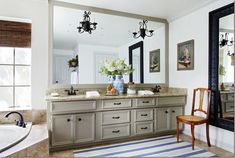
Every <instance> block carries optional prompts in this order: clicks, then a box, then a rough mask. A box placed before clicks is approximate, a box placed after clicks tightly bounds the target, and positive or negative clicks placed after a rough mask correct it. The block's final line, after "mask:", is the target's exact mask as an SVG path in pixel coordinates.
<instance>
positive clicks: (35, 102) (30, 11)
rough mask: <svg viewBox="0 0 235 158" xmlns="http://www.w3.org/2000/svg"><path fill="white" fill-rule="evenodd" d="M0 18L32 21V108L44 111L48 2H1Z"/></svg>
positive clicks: (13, 0)
mask: <svg viewBox="0 0 235 158" xmlns="http://www.w3.org/2000/svg"><path fill="white" fill-rule="evenodd" d="M0 16H5V17H13V18H22V19H29V20H31V21H32V79H31V81H32V97H31V100H32V101H31V102H32V108H34V109H45V108H46V102H45V91H46V89H47V85H48V2H47V1H42V0H20V1H19V0H1V1H0Z"/></svg>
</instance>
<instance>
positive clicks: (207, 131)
mask: <svg viewBox="0 0 235 158" xmlns="http://www.w3.org/2000/svg"><path fill="white" fill-rule="evenodd" d="M206 139H207V145H208V146H209V147H210V146H211V143H210V135H209V123H206Z"/></svg>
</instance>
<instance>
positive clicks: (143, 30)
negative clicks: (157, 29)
mask: <svg viewBox="0 0 235 158" xmlns="http://www.w3.org/2000/svg"><path fill="white" fill-rule="evenodd" d="M147 23H148V20H143V22H142V21H141V22H139V24H140V28H139V29H140V30H139V31H138V32H133V35H134V36H133V37H134V38H139V37H142V38H143V39H144V37H145V36H147V37H151V36H153V32H154V30H148V28H147Z"/></svg>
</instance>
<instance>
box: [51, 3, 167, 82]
mask: <svg viewBox="0 0 235 158" xmlns="http://www.w3.org/2000/svg"><path fill="white" fill-rule="evenodd" d="M84 11H85V10H78V9H72V8H65V7H61V6H54V9H53V83H54V84H55V83H57V84H71V83H73V84H102V83H108V81H109V78H108V77H107V76H104V75H102V74H100V67H101V66H102V63H103V62H104V61H105V60H110V59H117V58H121V59H125V62H126V63H127V64H128V61H129V47H130V46H131V45H133V44H135V43H138V42H140V41H143V42H144V51H143V53H144V55H143V62H144V64H143V65H144V68H143V76H144V78H143V80H144V83H165V24H164V23H159V22H153V21H148V28H149V29H151V30H154V33H153V36H152V37H145V38H144V40H143V39H142V38H138V39H134V38H133V32H138V31H139V22H140V21H142V20H143V19H135V18H129V17H123V16H117V15H109V14H103V13H97V12H91V14H90V15H89V16H90V21H91V22H95V23H97V25H96V29H95V30H93V31H92V32H91V34H89V33H88V32H84V33H78V29H77V27H78V26H79V22H81V21H82V20H83V14H84ZM156 49H160V50H161V53H160V54H161V56H160V58H161V63H160V64H161V70H160V71H159V72H154V73H149V54H150V52H151V51H152V50H156ZM137 51H138V50H136V51H134V54H135V56H134V58H135V62H134V64H135V70H136V71H135V72H134V76H136V77H134V80H135V83H141V78H139V77H138V76H140V75H139V74H140V73H141V72H140V71H139V70H140V66H139V63H138V61H139V60H138V59H137V58H141V56H138V55H137V54H138V53H137ZM76 56H78V65H77V66H71V65H69V64H68V62H69V61H72V59H74V58H75V57H76ZM70 63H71V62H70ZM124 82H125V83H128V82H129V76H128V75H126V76H124Z"/></svg>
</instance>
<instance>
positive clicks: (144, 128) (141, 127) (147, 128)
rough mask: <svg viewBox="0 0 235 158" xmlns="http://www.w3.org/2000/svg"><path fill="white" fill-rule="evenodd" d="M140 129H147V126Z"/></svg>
mask: <svg viewBox="0 0 235 158" xmlns="http://www.w3.org/2000/svg"><path fill="white" fill-rule="evenodd" d="M140 129H148V127H141V128H140Z"/></svg>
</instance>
